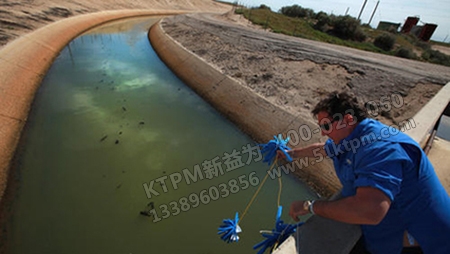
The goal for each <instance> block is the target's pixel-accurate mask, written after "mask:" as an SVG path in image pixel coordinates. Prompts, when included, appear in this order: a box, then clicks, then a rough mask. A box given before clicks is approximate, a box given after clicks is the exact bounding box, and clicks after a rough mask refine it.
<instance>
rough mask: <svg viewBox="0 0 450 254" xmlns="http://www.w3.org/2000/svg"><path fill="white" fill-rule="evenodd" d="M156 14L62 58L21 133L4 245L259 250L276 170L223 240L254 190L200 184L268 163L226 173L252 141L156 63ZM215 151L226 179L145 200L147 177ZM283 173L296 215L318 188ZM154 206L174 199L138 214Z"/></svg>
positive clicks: (88, 39)
mask: <svg viewBox="0 0 450 254" xmlns="http://www.w3.org/2000/svg"><path fill="white" fill-rule="evenodd" d="M155 20H156V19H135V20H132V21H130V22H133V23H132V24H134V25H133V26H130V29H128V30H126V31H122V32H120V33H119V32H117V33H99V34H95V33H90V34H85V35H83V36H81V37H79V38H77V39H75V40H74V41H72V42H71V43H70V45H69V46H68V47H66V48H65V49H64V50H63V51H62V52H61V54H60V55H59V57H58V58H57V59H56V60H55V62H54V64H53V66H52V67H51V69H50V70H49V72H48V73H47V75H46V77H45V79H44V81H43V83H42V86H41V88H40V90H39V91H38V94H37V96H36V99H35V102H34V105H33V109H32V112H31V114H30V117H29V120H28V126H27V128H26V133H25V134H24V140H25V141H24V146H23V148H22V149H21V150H22V153H21V156H20V163H19V164H20V166H19V168H18V169H17V172H18V173H19V176H20V186H19V188H18V190H17V199H16V200H15V202H14V206H13V208H14V214H13V218H12V219H11V220H10V225H9V227H10V228H12V231H11V232H10V234H9V236H8V239H9V247H8V253H20V254H27V253H83V254H88V253H108V254H110V253H126V254H128V253H254V251H253V250H252V246H253V245H254V244H256V243H258V242H259V241H261V240H263V238H262V237H261V235H260V234H259V230H261V229H272V228H273V226H274V220H275V214H276V209H277V192H278V186H279V185H278V182H277V181H276V180H271V179H270V178H269V180H268V181H267V182H266V184H265V185H264V186H263V188H262V190H261V192H260V194H259V195H258V197H257V199H256V200H255V202H254V203H253V205H252V206H251V207H250V209H249V212H248V213H247V215H246V216H245V218H244V220H243V221H242V223H240V226H241V227H242V229H243V232H242V233H241V234H240V237H241V239H240V241H239V243H233V244H226V243H224V242H223V241H222V240H220V238H219V236H218V235H217V228H218V226H219V225H220V224H221V222H222V220H223V219H225V218H232V217H234V214H235V212H240V213H242V211H243V210H244V208H245V207H246V205H247V204H248V202H249V201H250V198H251V197H252V195H253V194H254V192H255V190H256V187H249V188H247V189H245V190H242V188H243V186H244V185H245V184H244V185H240V186H241V187H239V188H241V189H239V191H236V193H235V194H229V195H224V194H221V196H222V197H220V198H218V199H217V200H210V201H209V202H206V201H208V200H204V201H205V202H204V203H205V204H203V203H201V202H200V203H199V202H197V200H196V198H195V197H197V196H200V195H199V194H200V193H202V190H204V189H206V190H208V191H209V190H212V192H211V193H212V196H215V192H214V190H215V189H219V190H220V187H219V186H220V184H221V183H223V184H225V186H227V188H228V190H229V191H230V190H231V188H236V187H233V186H232V184H230V183H231V182H230V180H232V179H236V180H238V177H239V176H242V175H245V177H241V179H244V180H245V179H246V180H255V179H256V178H257V179H258V181H261V180H262V179H263V177H264V176H265V174H266V171H267V170H268V168H269V166H268V165H266V164H263V163H262V162H253V163H250V164H249V165H246V166H245V167H241V168H238V169H235V170H233V171H230V172H227V171H226V170H225V169H226V166H225V163H224V162H225V161H224V159H222V158H223V157H224V155H226V154H225V153H228V154H231V153H232V151H233V150H236V151H237V152H241V154H242V161H243V162H244V164H245V163H246V161H247V160H248V155H247V154H244V152H243V149H242V147H243V146H246V145H247V144H250V145H251V146H253V145H254V143H253V142H252V140H251V139H249V138H248V137H247V136H246V135H244V134H243V133H241V132H240V131H239V130H238V129H237V128H236V127H235V126H234V125H233V124H231V123H230V122H228V121H227V120H226V119H225V118H224V117H222V116H221V115H220V114H219V113H218V112H216V111H215V110H214V109H213V108H211V107H210V106H209V105H208V104H207V103H205V102H204V101H203V100H202V99H201V98H200V97H199V96H197V95H196V94H195V93H194V92H193V91H191V90H190V89H189V88H188V87H186V86H185V85H184V84H183V83H182V82H181V81H180V80H179V79H178V78H177V77H176V76H174V75H173V74H172V73H171V71H170V70H168V69H167V67H166V66H165V65H164V64H163V63H162V62H161V61H160V60H159V59H158V57H157V56H156V54H155V52H154V51H153V49H152V48H151V46H150V44H149V41H148V38H147V31H148V28H149V27H150V25H151V24H152V23H154V22H155ZM274 134H276V133H274ZM268 138H270V137H268ZM214 158H218V159H220V160H219V162H221V163H222V164H221V165H222V168H223V172H224V174H223V175H220V174H219V175H218V176H217V177H214V178H212V179H206V178H205V179H197V180H198V181H196V182H191V183H190V184H187V183H186V181H184V180H183V181H182V182H181V183H179V187H178V188H177V189H174V188H173V186H172V184H171V182H169V181H166V187H167V192H165V193H164V189H163V187H164V186H161V185H160V184H159V183H158V184H155V186H154V190H155V191H157V192H158V193H159V195H158V196H154V195H153V196H152V197H151V198H150V199H149V198H148V195H147V193H146V191H145V189H144V186H143V185H144V184H146V183H147V184H149V183H150V182H151V181H152V180H155V179H158V178H160V177H164V176H167V177H170V175H171V174H173V173H177V172H178V173H180V175H181V174H182V173H183V170H184V169H189V170H190V171H191V172H192V171H193V170H194V166H195V165H199V167H202V164H203V163H207V162H208V161H211V160H212V159H214ZM216 162H217V161H216ZM251 172H256V173H253V174H252V177H253V179H249V175H250V174H251ZM282 178H283V189H282V190H283V192H282V196H281V204H282V205H283V206H284V213H283V219H284V220H285V221H286V222H290V219H289V218H288V215H287V213H288V209H289V204H290V202H291V201H293V200H295V199H305V198H310V197H313V196H314V194H313V193H312V192H311V191H309V190H308V189H307V188H306V187H305V186H304V185H303V184H302V183H300V182H298V181H297V180H295V179H294V178H293V177H290V176H283V177H282ZM215 186H216V187H217V188H216V187H215ZM223 186H224V185H222V187H223ZM203 193H205V192H203ZM221 193H223V192H221ZM216 196H217V195H216ZM183 197H185V198H184V199H183ZM189 197H191V198H192V200H191V201H192V202H190V203H186V202H185V200H186V198H189ZM174 201H177V202H178V203H176V204H177V207H178V208H179V209H180V210H181V209H182V210H183V211H180V212H178V211H177V209H176V207H175V205H173V204H174V203H172V206H173V207H172V206H171V205H170V203H171V202H174ZM150 202H153V204H154V207H155V211H156V212H157V214H158V216H159V217H162V216H163V211H162V210H163V208H164V205H167V207H168V208H169V211H170V216H167V217H168V218H166V219H161V220H159V221H158V220H157V219H156V218H154V217H147V216H143V215H140V212H141V211H143V210H147V209H148V207H147V205H148V204H149V203H150ZM197 203H198V204H197ZM197 205H198V206H197ZM194 206H196V207H195V208H194ZM171 208H172V209H171ZM174 214H176V216H175V215H174ZM155 221H156V222H155Z"/></svg>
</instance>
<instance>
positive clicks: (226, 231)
mask: <svg viewBox="0 0 450 254" xmlns="http://www.w3.org/2000/svg"><path fill="white" fill-rule="evenodd" d="M238 222H239V216H238V213H236V216H235V218H234V220H231V219H225V220H223V222H222V225H220V227H219V232H218V233H217V234H219V235H221V236H220V238H221V239H222V240H224V241H225V242H227V243H230V242H237V241H239V236H238V234H239V233H241V232H242V230H241V227H239V225H238Z"/></svg>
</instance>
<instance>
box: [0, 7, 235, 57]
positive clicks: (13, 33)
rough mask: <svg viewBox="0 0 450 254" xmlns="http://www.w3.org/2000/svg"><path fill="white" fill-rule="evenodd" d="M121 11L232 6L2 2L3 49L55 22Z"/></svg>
mask: <svg viewBox="0 0 450 254" xmlns="http://www.w3.org/2000/svg"><path fill="white" fill-rule="evenodd" d="M120 9H153V10H169V9H170V10H189V11H206V12H210V11H214V12H225V11H227V10H229V9H230V6H228V5H223V4H219V3H216V2H213V1H212V0H133V1H126V0H102V1H89V0H67V1H62V0H22V1H18V0H15V1H8V0H1V1H0V49H1V47H2V46H4V45H6V44H7V43H8V42H10V41H12V40H14V39H16V38H18V37H19V36H21V35H24V34H27V33H30V32H32V31H33V30H36V29H38V28H40V27H43V26H45V25H47V24H49V23H52V22H54V21H57V20H60V19H63V18H67V17H71V16H75V15H80V14H85V13H92V12H98V11H105V10H120Z"/></svg>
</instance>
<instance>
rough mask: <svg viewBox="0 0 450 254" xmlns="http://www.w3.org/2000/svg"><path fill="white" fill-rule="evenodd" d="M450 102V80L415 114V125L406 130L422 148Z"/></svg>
mask: <svg viewBox="0 0 450 254" xmlns="http://www.w3.org/2000/svg"><path fill="white" fill-rule="evenodd" d="M449 102H450V82H449V83H447V84H446V85H445V86H444V87H442V89H441V90H439V92H438V93H437V94H436V95H435V96H434V97H433V98H431V100H430V101H428V103H427V104H425V106H424V107H423V108H422V109H421V110H420V111H419V112H417V114H415V115H414V117H413V118H412V119H414V123H415V124H414V125H412V126H411V127H410V128H407V129H406V130H405V133H406V134H408V135H409V136H410V137H412V138H413V139H414V140H415V141H416V142H417V143H419V144H420V145H421V146H422V148H423V147H424V146H425V145H426V142H427V140H428V137H429V135H430V133H431V132H432V130H433V128H434V127H435V125H436V123H437V121H438V120H439V119H440V117H441V115H442V114H443V112H444V110H445V109H446V107H447V105H448V104H449Z"/></svg>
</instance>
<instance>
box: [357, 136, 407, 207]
mask: <svg viewBox="0 0 450 254" xmlns="http://www.w3.org/2000/svg"><path fill="white" fill-rule="evenodd" d="M406 159H407V157H405V152H404V150H403V149H402V148H401V146H400V145H395V144H389V145H385V144H383V145H382V146H378V147H372V148H371V149H368V150H366V151H365V154H364V158H363V159H361V160H360V162H359V163H358V166H357V167H356V169H355V174H356V179H355V182H354V187H355V188H357V187H374V188H377V189H379V190H381V191H382V192H383V193H384V194H386V195H387V196H388V197H389V199H390V200H391V201H394V199H395V196H396V195H397V194H398V193H399V192H400V189H401V185H402V180H403V167H404V163H405V160H406Z"/></svg>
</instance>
